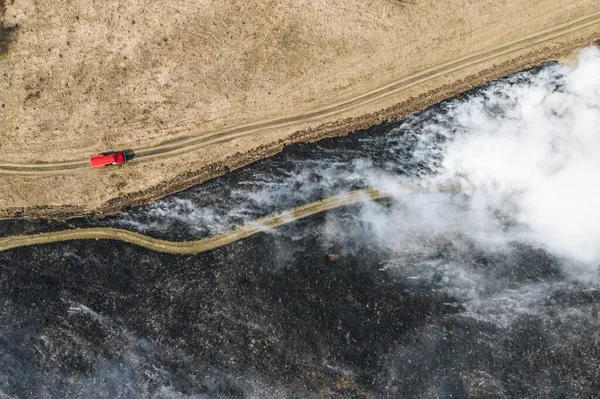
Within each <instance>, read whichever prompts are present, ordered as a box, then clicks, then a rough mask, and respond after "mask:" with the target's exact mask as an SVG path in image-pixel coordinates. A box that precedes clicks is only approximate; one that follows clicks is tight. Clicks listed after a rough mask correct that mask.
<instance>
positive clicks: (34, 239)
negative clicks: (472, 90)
mask: <svg viewBox="0 0 600 399" xmlns="http://www.w3.org/2000/svg"><path fill="white" fill-rule="evenodd" d="M389 196H390V195H389V194H386V193H383V192H380V191H377V190H375V189H372V188H368V189H364V190H357V191H353V192H350V193H348V194H343V195H338V196H334V197H329V198H326V199H323V200H321V201H316V202H312V203H310V204H306V205H302V206H299V207H296V208H293V209H290V210H288V211H285V212H283V213H281V214H279V215H274V216H269V217H266V218H263V219H259V220H256V221H254V222H252V223H249V224H247V225H245V226H241V227H238V228H235V229H233V230H230V231H226V232H224V233H221V234H217V235H214V236H211V237H207V238H203V239H200V240H197V241H182V242H175V241H166V240H160V239H156V238H152V237H149V236H146V235H143V234H139V233H135V232H133V231H128V230H123V229H116V228H110V227H99V228H88V229H74V230H65V231H59V232H54V233H41V234H35V235H25V236H11V237H3V238H0V251H5V250H8V249H11V248H18V247H23V246H29V245H39V244H48V243H52V242H61V241H71V240H90V239H110V240H120V241H125V242H128V243H130V244H135V245H140V246H142V247H145V248H148V249H151V250H153V251H159V252H167V253H172V254H197V253H201V252H205V251H210V250H211V249H215V248H219V247H222V246H224V245H227V244H230V243H232V242H235V241H237V240H241V239H243V238H246V237H250V236H251V235H253V234H256V233H260V232H263V231H267V230H269V229H272V228H275V227H278V226H281V225H284V224H286V223H291V222H293V221H296V220H299V219H303V218H305V217H308V216H311V215H314V214H317V213H320V212H324V211H326V210H329V209H334V208H339V207H341V206H344V205H350V204H355V203H358V202H364V201H369V200H378V199H382V198H387V197H389Z"/></svg>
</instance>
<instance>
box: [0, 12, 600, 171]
mask: <svg viewBox="0 0 600 399" xmlns="http://www.w3.org/2000/svg"><path fill="white" fill-rule="evenodd" d="M598 23H600V12H597V13H594V14H591V15H588V16H586V17H582V18H578V19H576V20H573V21H570V22H568V23H565V24H561V25H557V26H554V27H552V28H549V29H545V30H543V31H540V32H538V33H536V34H534V35H530V36H527V37H524V38H521V39H519V40H517V41H514V42H511V43H508V44H505V45H502V46H498V47H495V48H493V49H489V50H486V51H482V52H478V53H475V54H471V55H468V56H465V57H462V58H459V59H457V60H453V61H449V62H446V63H444V64H441V65H437V66H435V67H431V68H428V69H425V70H423V71H421V72H418V73H416V74H413V75H410V76H407V77H404V78H402V79H400V80H397V81H395V82H392V83H390V84H388V85H385V86H382V87H379V88H377V89H375V90H372V91H370V92H367V93H364V94H362V95H360V96H357V97H354V98H352V99H349V100H346V101H343V102H340V103H336V104H330V105H328V106H325V107H321V108H316V109H314V110H312V111H310V112H307V113H303V114H297V115H291V116H287V117H281V118H274V119H269V120H265V121H260V122H253V123H247V124H244V125H239V126H235V127H231V128H227V129H222V130H218V131H214V132H210V133H206V134H202V135H198V136H194V137H188V138H185V139H179V140H174V141H172V142H167V143H163V144H160V145H157V146H153V147H146V148H140V149H134V152H135V154H136V158H135V159H134V160H132V161H131V162H132V163H135V162H140V161H145V160H151V159H155V158H159V157H160V158H162V157H171V156H176V155H179V154H182V153H185V152H190V151H195V150H198V149H200V148H203V147H206V146H208V145H211V144H216V143H220V142H223V141H228V140H231V139H234V138H237V137H242V136H246V135H249V134H253V133H256V132H259V131H263V130H267V129H276V128H283V127H289V126H292V125H295V124H301V123H307V122H314V121H318V120H321V119H324V118H326V117H330V116H335V115H338V114H341V113H343V112H346V111H349V110H351V109H354V108H357V107H360V106H363V105H365V104H368V103H371V102H374V101H378V100H382V99H384V98H386V97H390V96H392V95H395V94H397V93H399V92H401V91H403V90H406V89H409V88H411V87H413V86H416V85H419V84H421V83H425V82H427V81H429V80H432V79H434V78H437V77H440V76H442V75H446V74H448V73H452V72H456V71H459V70H461V69H464V68H467V67H470V66H473V65H476V64H478V63H482V62H485V61H490V60H492V59H494V58H497V57H500V56H503V55H507V54H510V53H512V52H515V51H518V50H523V49H525V48H527V47H530V46H533V45H537V44H541V43H544V42H546V41H549V40H552V39H556V38H558V37H560V36H564V35H566V34H568V33H572V32H575V31H577V30H580V29H584V28H587V27H590V26H592V25H595V24H598ZM89 167H90V166H89V163H88V160H87V159H85V160H76V161H69V162H60V163H46V164H16V163H3V164H0V174H13V175H18V174H22V175H40V174H55V173H73V172H77V171H80V170H85V169H88V168H89Z"/></svg>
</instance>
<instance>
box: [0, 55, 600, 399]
mask: <svg viewBox="0 0 600 399" xmlns="http://www.w3.org/2000/svg"><path fill="white" fill-rule="evenodd" d="M599 69H600V51H598V50H597V49H595V48H590V49H587V50H585V51H584V52H583V53H582V55H581V57H580V59H579V64H578V65H577V66H571V67H561V66H559V65H555V64H551V65H545V66H542V67H540V68H536V69H534V70H531V71H526V72H523V73H520V74H516V75H512V76H510V77H507V78H505V79H502V80H500V81H497V82H493V83H491V84H489V85H486V86H485V87H482V88H478V89H477V90H474V91H472V92H470V93H467V94H466V95H464V96H461V97H460V98H457V99H454V100H451V101H448V102H444V103H442V104H440V105H438V106H436V107H432V108H431V109H429V110H427V111H425V112H423V113H421V114H417V115H414V116H412V117H410V118H408V119H406V120H404V121H399V122H395V123H392V124H389V125H382V126H378V127H375V128H373V129H370V130H368V131H365V132H360V133H358V134H356V135H354V136H350V137H347V138H340V139H334V140H328V141H324V142H320V143H317V144H315V145H302V146H293V147H290V148H288V149H286V150H285V151H284V152H283V153H282V154H281V155H279V156H277V157H274V158H272V159H269V160H265V161H261V162H259V163H256V164H255V165H252V166H250V167H249V168H246V169H243V170H240V171H236V172H233V173H231V174H230V175H228V176H226V177H224V178H221V179H215V180H214V181H212V182H209V183H208V184H205V185H202V186H199V187H196V188H193V189H191V190H188V191H186V192H183V193H181V194H178V195H175V196H171V197H169V198H166V199H164V200H162V201H158V202H156V203H153V204H150V205H148V206H145V207H139V208H132V209H128V210H125V211H124V212H122V213H121V214H119V215H116V216H113V217H108V218H103V219H87V220H71V221H67V222H65V223H63V222H59V221H41V222H26V221H5V222H3V223H2V224H0V229H1V230H2V234H3V235H8V234H17V233H32V232H35V231H52V230H56V229H61V228H70V227H72V226H83V227H86V226H116V227H124V228H131V229H135V230H138V231H141V232H144V233H148V234H151V235H154V236H158V237H164V238H168V239H196V238H199V237H203V236H206V235H209V234H213V233H215V232H219V231H224V230H226V229H229V228H231V227H234V226H237V225H240V224H243V223H245V222H247V221H249V220H252V219H254V218H256V217H259V216H264V215H268V214H271V213H274V212H279V211H281V210H284V209H287V208H289V207H292V206H296V205H300V204H303V203H306V202H310V201H314V200H317V199H320V198H324V197H327V196H329V195H334V194H338V193H340V192H344V191H348V190H351V189H355V188H362V187H367V186H373V187H376V188H378V189H383V190H387V191H388V192H390V193H391V194H392V195H391V198H390V199H388V200H385V201H380V202H370V203H365V204H358V205H353V206H348V207H343V208H340V209H336V210H332V211H329V212H326V213H323V214H319V215H316V216H313V217H310V218H308V219H305V220H302V221H298V222H295V223H292V224H289V225H287V226H284V227H281V228H278V229H275V230H272V231H269V232H267V233H261V234H258V235H256V236H253V237H251V238H249V239H245V240H242V241H239V242H236V243H233V244H231V245H228V246H226V247H222V248H219V249H217V250H214V251H211V252H208V253H204V254H200V255H197V256H175V255H164V254H159V253H155V252H151V251H148V250H145V249H141V248H138V247H135V246H131V245H128V244H124V243H121V242H116V241H80V242H70V243H60V244H51V245H44V246H38V247H29V248H20V249H14V250H10V251H6V252H2V253H0V323H1V324H2V326H3V328H2V330H1V331H0V396H2V397H61V398H62V397H111V398H113V397H156V398H171V397H174V398H186V397H208V398H212V397H224V398H229V397H260V398H262V397H267V398H268V397H272V398H279V397H298V398H306V397H332V398H336V397H338V398H342V397H343V398H345V397H373V398H376V397H390V398H397V397H400V398H440V397H442V398H450V397H452V398H463V397H464V398H467V397H470V398H512V397H531V398H537V397H540V398H548V397H557V398H558V397H573V398H577V397H580V398H590V397H595V396H597V394H598V392H600V387H599V385H600V383H599V382H598V381H600V379H599V378H598V377H599V376H600V375H599V374H600V366H599V365H600V362H599V357H600V347H599V346H600V343H599V341H598V338H599V333H598V327H599V319H598V309H599V306H600V276H599V275H598V265H600V230H599V229H598V226H599V225H600V213H599V212H598V210H597V204H598V203H599V202H600V189H599V188H598V187H600V185H598V184H597V177H598V176H600V158H598V156H597V154H598V152H600V139H599V136H598V129H597V126H598V124H599V123H600V111H599V110H600V108H599V107H598V104H600V78H599V77H598V74H597V71H598V70H599ZM445 181H454V182H458V183H460V187H461V190H460V191H455V192H448V191H442V192H440V191H437V190H435V189H431V190H426V191H425V192H420V193H414V192H409V191H407V190H404V189H403V187H404V186H405V185H406V184H410V183H415V182H418V183H420V184H423V185H425V186H427V185H429V187H433V188H435V187H436V184H437V183H439V182H445Z"/></svg>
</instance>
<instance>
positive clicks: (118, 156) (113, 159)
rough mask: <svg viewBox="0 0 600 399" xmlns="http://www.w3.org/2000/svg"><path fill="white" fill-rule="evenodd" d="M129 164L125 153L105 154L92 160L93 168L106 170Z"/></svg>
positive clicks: (93, 157) (95, 156)
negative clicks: (114, 166)
mask: <svg viewBox="0 0 600 399" xmlns="http://www.w3.org/2000/svg"><path fill="white" fill-rule="evenodd" d="M125 162H127V158H126V157H125V154H124V153H123V152H105V153H102V154H98V155H94V156H92V157H91V158H90V165H92V168H104V167H105V166H109V165H121V164H124V163H125Z"/></svg>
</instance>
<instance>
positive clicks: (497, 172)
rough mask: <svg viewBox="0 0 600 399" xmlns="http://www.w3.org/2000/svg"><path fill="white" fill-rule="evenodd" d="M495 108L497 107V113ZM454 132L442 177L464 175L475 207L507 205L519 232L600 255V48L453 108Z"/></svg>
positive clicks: (566, 250)
mask: <svg viewBox="0 0 600 399" xmlns="http://www.w3.org/2000/svg"><path fill="white" fill-rule="evenodd" d="M494 110H497V111H498V112H497V113H494V112H493V111H494ZM449 116H450V117H451V118H452V119H454V120H455V121H456V122H457V125H456V126H455V128H457V129H458V130H459V131H460V132H461V133H460V134H457V135H456V136H455V137H454V138H453V139H452V140H451V143H450V144H449V145H448V148H447V152H446V155H445V157H444V160H443V164H442V165H443V169H442V173H443V175H444V178H460V179H461V180H462V181H463V183H466V184H464V185H463V186H464V187H465V188H466V190H467V192H468V194H469V195H470V196H471V203H472V207H473V208H479V209H496V210H502V211H505V212H506V213H507V214H509V215H510V216H511V217H512V218H514V220H515V221H516V222H518V223H519V224H521V225H523V226H525V227H526V229H527V232H526V234H524V235H523V236H522V239H526V240H531V241H533V242H535V243H538V244H539V245H542V246H544V247H545V248H546V249H547V250H548V251H550V252H552V253H554V254H556V255H558V256H565V257H568V258H571V259H574V260H577V261H580V262H585V263H589V264H593V265H597V264H598V262H600V207H599V205H600V50H598V48H596V47H590V48H587V49H585V50H583V51H582V52H581V54H580V56H579V61H578V64H577V66H574V67H565V66H559V65H557V66H553V67H550V68H547V69H545V70H544V71H542V72H541V73H540V74H539V75H538V76H536V77H535V78H534V79H533V82H532V83H531V84H528V85H518V84H517V85H509V84H505V85H502V86H500V87H495V88H493V93H486V95H485V96H484V97H483V98H482V97H476V98H474V99H471V100H469V101H467V102H465V103H462V104H460V105H459V106H457V107H456V108H455V109H453V110H452V111H451V112H450V115H449Z"/></svg>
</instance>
